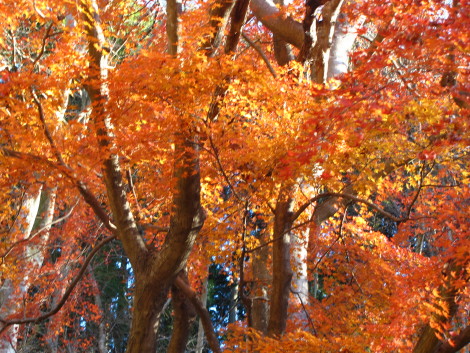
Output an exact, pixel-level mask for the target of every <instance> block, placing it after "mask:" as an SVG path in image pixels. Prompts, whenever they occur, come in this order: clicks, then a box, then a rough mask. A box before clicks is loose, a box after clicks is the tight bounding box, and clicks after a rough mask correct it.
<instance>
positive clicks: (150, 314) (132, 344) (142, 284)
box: [126, 274, 170, 353]
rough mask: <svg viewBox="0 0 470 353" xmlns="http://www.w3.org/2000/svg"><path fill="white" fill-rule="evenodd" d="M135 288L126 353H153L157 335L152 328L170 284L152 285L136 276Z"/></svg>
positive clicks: (145, 279)
mask: <svg viewBox="0 0 470 353" xmlns="http://www.w3.org/2000/svg"><path fill="white" fill-rule="evenodd" d="M149 282H150V283H149ZM135 286H136V288H135V292H134V305H133V314H132V326H131V331H130V333H129V342H128V344H127V350H126V352H127V353H155V351H156V349H157V346H156V344H157V334H156V332H155V330H154V326H155V324H156V323H157V321H158V320H159V318H160V314H161V311H162V309H163V306H164V305H165V302H166V300H167V296H168V292H169V289H170V284H169V283H166V282H161V283H154V281H152V280H150V279H149V278H145V277H144V278H142V275H137V274H136V281H135Z"/></svg>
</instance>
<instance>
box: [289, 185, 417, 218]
mask: <svg viewBox="0 0 470 353" xmlns="http://www.w3.org/2000/svg"><path fill="white" fill-rule="evenodd" d="M325 197H340V198H343V199H349V200H351V201H354V202H357V203H362V204H365V205H367V206H369V207H370V208H372V209H373V210H374V211H377V212H378V213H380V214H382V215H383V216H385V217H387V218H389V219H391V220H392V221H395V222H404V221H407V220H409V219H410V218H409V217H406V218H401V217H400V218H399V217H395V216H394V215H392V214H391V213H390V212H387V211H385V210H383V209H382V208H380V207H379V206H377V205H376V204H374V203H373V202H371V201H369V200H365V199H361V198H360V197H357V196H355V195H352V194H347V193H341V192H325V193H323V194H319V195H317V196H315V197H312V198H311V199H310V200H309V201H308V202H306V203H304V204H303V205H302V206H300V207H299V209H298V210H297V212H295V214H294V215H293V219H294V220H296V219H297V218H299V216H300V215H301V214H302V212H304V211H305V210H306V209H307V207H308V206H310V205H311V204H312V203H314V202H317V201H318V200H320V199H322V198H325Z"/></svg>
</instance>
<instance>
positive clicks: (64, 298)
mask: <svg viewBox="0 0 470 353" xmlns="http://www.w3.org/2000/svg"><path fill="white" fill-rule="evenodd" d="M114 239H116V235H111V236H109V237H107V238H105V239H103V240H102V241H101V242H99V243H98V244H97V245H96V246H95V247H94V248H93V250H92V251H91V252H90V253H89V254H88V255H87V257H86V258H85V261H84V262H83V264H82V266H81V268H80V271H79V272H78V274H77V276H76V277H75V278H74V279H73V280H72V282H71V283H70V284H69V286H68V288H67V290H66V291H65V293H64V295H63V296H62V298H61V300H60V301H59V302H58V303H57V304H56V306H55V307H54V308H53V309H52V310H50V311H49V312H47V313H45V314H42V315H40V316H37V317H31V318H25V319H13V320H5V319H3V318H0V322H1V323H2V324H3V327H2V328H1V329H0V334H2V333H3V332H5V330H6V329H7V328H8V327H9V326H11V325H22V324H28V323H37V322H39V321H42V320H45V319H47V318H49V317H51V316H53V315H55V314H57V313H58V312H59V311H60V309H62V307H63V306H64V304H65V303H66V302H67V300H68V298H69V297H70V295H71V294H72V292H73V290H74V289H75V287H76V286H77V284H78V283H79V282H80V280H81V279H82V277H83V275H84V274H85V272H86V271H87V267H88V265H89V264H90V262H91V260H92V259H93V257H94V256H95V255H96V253H97V252H98V251H99V250H100V249H101V248H103V246H105V245H106V244H107V243H109V242H110V241H112V240H114Z"/></svg>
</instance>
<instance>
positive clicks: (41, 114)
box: [31, 88, 70, 169]
mask: <svg viewBox="0 0 470 353" xmlns="http://www.w3.org/2000/svg"><path fill="white" fill-rule="evenodd" d="M31 96H32V97H33V101H34V104H36V106H37V107H38V113H39V120H41V123H42V127H43V128H44V134H45V135H46V138H47V140H48V141H49V144H50V145H51V147H52V150H53V151H54V154H55V157H56V158H57V161H58V162H59V163H60V164H61V165H63V166H64V167H65V168H67V169H70V167H69V166H68V165H67V164H66V163H65V162H64V160H63V159H62V155H61V153H60V151H59V149H58V147H57V145H56V144H55V141H54V139H53V138H52V134H51V132H50V131H49V128H48V127H47V124H46V116H45V114H44V108H43V106H42V103H41V102H40V101H39V99H38V96H37V95H36V92H34V89H33V88H31Z"/></svg>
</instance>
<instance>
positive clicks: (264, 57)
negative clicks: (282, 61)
mask: <svg viewBox="0 0 470 353" xmlns="http://www.w3.org/2000/svg"><path fill="white" fill-rule="evenodd" d="M242 37H243V39H244V40H245V41H246V42H247V43H248V44H249V45H250V46H251V47H252V48H253V49H254V50H255V51H256V52H257V53H258V54H259V56H261V59H263V61H264V63H265V64H266V66H267V67H268V69H269V72H271V75H273V77H274V78H276V77H277V74H276V71H275V70H274V68H273V66H272V65H271V63H270V62H269V59H268V57H267V56H266V54H264V52H263V50H261V48H260V47H259V46H257V45H256V43H255V42H253V41H252V40H251V39H250V37H248V36H247V35H246V34H245V33H244V32H242Z"/></svg>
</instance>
